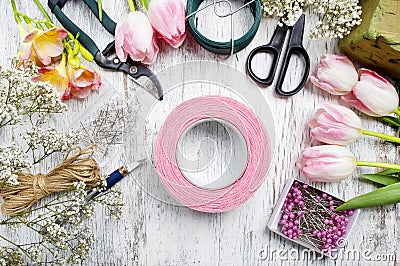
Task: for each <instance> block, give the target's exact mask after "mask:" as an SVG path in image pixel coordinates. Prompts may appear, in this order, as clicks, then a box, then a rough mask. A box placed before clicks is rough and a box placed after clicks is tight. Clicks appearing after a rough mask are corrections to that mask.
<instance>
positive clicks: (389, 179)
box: [361, 174, 400, 186]
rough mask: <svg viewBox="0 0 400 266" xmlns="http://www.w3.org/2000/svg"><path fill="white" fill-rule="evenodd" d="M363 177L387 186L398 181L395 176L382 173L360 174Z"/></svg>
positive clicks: (399, 180)
mask: <svg viewBox="0 0 400 266" xmlns="http://www.w3.org/2000/svg"><path fill="white" fill-rule="evenodd" d="M361 176H362V177H363V178H365V179H368V180H370V181H372V182H375V183H378V184H381V185H384V186H389V185H391V184H394V183H398V182H400V179H399V178H398V177H395V176H391V175H382V174H363V175H361Z"/></svg>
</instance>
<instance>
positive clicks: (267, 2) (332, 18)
mask: <svg viewBox="0 0 400 266" xmlns="http://www.w3.org/2000/svg"><path fill="white" fill-rule="evenodd" d="M262 3H263V10H264V15H267V16H276V17H277V18H278V24H279V25H283V24H286V25H288V26H292V25H293V24H294V23H296V21H297V20H298V18H299V17H300V16H301V14H303V12H304V9H305V8H307V7H309V8H310V9H312V10H315V11H316V12H317V14H318V19H319V20H318V22H317V25H315V27H313V28H312V29H311V31H310V38H313V39H318V38H327V37H329V38H343V37H344V36H346V35H347V34H349V33H350V30H351V29H352V28H353V27H354V26H356V25H359V24H360V23H361V12H362V11H361V6H360V5H359V0H335V1H331V0H262Z"/></svg>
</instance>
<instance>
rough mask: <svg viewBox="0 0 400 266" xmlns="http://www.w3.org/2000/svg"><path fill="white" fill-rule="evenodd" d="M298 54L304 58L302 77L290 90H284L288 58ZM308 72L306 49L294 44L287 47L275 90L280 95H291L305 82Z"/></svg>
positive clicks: (308, 61)
mask: <svg viewBox="0 0 400 266" xmlns="http://www.w3.org/2000/svg"><path fill="white" fill-rule="evenodd" d="M295 54H299V55H301V56H302V57H303V60H304V73H303V77H302V79H301V81H300V83H299V84H298V86H297V87H296V88H295V89H294V90H291V91H284V90H283V89H282V87H283V82H284V80H285V76H286V72H287V69H288V67H289V63H290V59H291V58H293V55H295ZM309 73H310V57H309V56H308V54H307V51H306V50H305V49H304V48H303V47H301V46H295V47H289V48H288V51H287V53H286V54H285V56H284V58H283V66H282V71H281V72H280V74H279V76H278V81H277V83H276V92H277V93H278V94H279V95H281V96H292V95H295V94H296V93H298V92H299V91H300V90H301V89H302V88H303V87H304V85H305V84H306V81H307V78H308V75H309Z"/></svg>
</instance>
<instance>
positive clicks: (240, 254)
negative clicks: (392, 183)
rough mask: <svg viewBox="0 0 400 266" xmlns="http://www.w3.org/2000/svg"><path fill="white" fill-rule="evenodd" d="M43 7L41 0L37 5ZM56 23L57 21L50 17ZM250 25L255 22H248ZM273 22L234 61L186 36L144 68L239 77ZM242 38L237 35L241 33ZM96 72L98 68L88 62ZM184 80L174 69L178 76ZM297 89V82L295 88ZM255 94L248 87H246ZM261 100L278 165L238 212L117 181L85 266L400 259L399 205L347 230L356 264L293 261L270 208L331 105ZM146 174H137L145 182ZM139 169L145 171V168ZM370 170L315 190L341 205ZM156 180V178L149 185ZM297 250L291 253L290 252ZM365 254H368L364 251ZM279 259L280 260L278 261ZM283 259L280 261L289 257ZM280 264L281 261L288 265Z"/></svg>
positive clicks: (364, 140) (307, 95)
mask: <svg viewBox="0 0 400 266" xmlns="http://www.w3.org/2000/svg"><path fill="white" fill-rule="evenodd" d="M16 2H17V5H18V6H19V9H20V11H21V12H24V13H27V14H29V15H30V16H31V17H35V16H36V17H38V18H40V13H39V12H38V10H37V8H36V7H35V5H34V3H33V1H16ZM41 2H42V3H43V5H45V6H46V4H47V3H46V1H44V0H42V1H41ZM103 6H104V9H105V10H106V11H107V12H108V14H109V15H110V16H111V17H114V18H121V17H122V16H123V15H124V14H125V13H127V12H128V5H127V3H126V1H122V0H118V1H104V0H103ZM0 7H1V9H2V11H1V15H0V36H2V38H1V41H0V42H1V45H0V63H1V64H2V65H6V64H8V61H7V59H8V58H9V57H10V56H12V55H16V54H17V52H18V49H19V47H18V42H19V33H18V28H17V26H16V24H15V23H14V20H13V14H12V9H11V4H10V3H9V1H6V0H0ZM66 10H69V11H68V13H69V14H70V15H71V17H72V18H73V19H74V21H76V22H77V23H78V24H79V25H82V28H83V29H84V30H86V31H87V32H88V33H89V35H91V36H95V37H96V42H97V43H98V44H102V45H100V46H105V45H106V44H107V43H108V42H110V41H111V40H112V37H111V36H110V35H109V34H108V33H106V32H105V31H104V30H102V29H101V26H100V24H99V23H97V21H96V19H95V17H94V16H93V15H92V14H90V12H89V11H88V9H86V8H84V5H83V4H82V3H80V1H70V2H69V3H67V5H66ZM53 18H54V17H53ZM235 21H236V22H235V25H239V26H240V25H242V26H243V25H248V24H249V19H248V18H247V17H243V16H241V15H237V16H236V19H235ZM313 21H314V22H315V20H314V19H313V18H312V14H311V15H310V14H307V21H306V30H305V31H306V33H305V40H304V46H305V47H306V49H307V50H308V52H309V54H310V57H311V64H312V66H311V67H312V68H311V69H312V70H313V69H315V67H316V65H317V63H318V61H319V58H320V57H321V55H322V54H324V53H338V49H337V46H336V40H318V41H313V40H309V39H308V36H307V35H308V31H309V29H310V25H311V24H312V23H313ZM207 22H208V23H207V24H206V25H204V24H201V22H199V23H200V25H201V26H202V27H204V28H203V29H204V30H205V31H206V32H213V33H214V34H215V35H214V36H222V35H224V34H223V32H225V35H224V36H225V37H226V36H227V35H226V31H227V29H229V27H225V29H221V28H219V26H218V25H221V24H224V25H229V23H220V22H218V19H217V18H213V19H208V20H207ZM250 22H251V21H250ZM275 26H276V22H275V21H274V20H273V19H265V18H263V19H262V22H261V25H260V29H259V31H258V33H257V35H256V37H255V39H254V41H253V42H252V43H251V44H250V45H249V46H248V47H247V48H246V49H245V50H243V51H241V52H239V53H238V54H237V59H236V57H235V56H232V57H229V58H227V57H226V56H221V55H215V54H213V53H210V52H208V51H206V50H204V49H203V48H201V47H200V46H199V45H198V44H197V43H196V42H195V41H194V39H193V38H192V36H191V35H190V34H188V37H187V39H186V41H185V43H184V45H183V46H182V47H180V48H179V49H172V48H171V47H169V46H168V45H165V44H164V43H163V42H159V43H160V50H161V52H160V54H159V57H158V59H157V61H156V62H155V63H154V64H153V65H152V66H151V67H150V68H151V69H152V70H153V71H155V72H157V71H161V70H163V69H165V68H167V67H170V66H173V65H175V64H177V63H182V62H186V61H190V60H210V61H217V62H221V63H224V64H227V65H229V66H231V67H234V68H236V69H237V70H239V71H242V72H245V60H246V56H247V55H248V53H249V52H250V51H251V49H253V48H254V47H256V46H259V45H261V44H265V43H267V42H268V41H269V39H270V38H271V37H272V33H273V30H274V29H275ZM237 32H239V31H237ZM94 67H95V66H94ZM256 67H258V69H259V70H260V71H261V70H262V68H263V67H265V62H263V61H262V60H258V62H257V63H256ZM98 71H99V72H100V73H101V75H102V77H103V78H104V79H105V80H107V81H108V82H109V83H111V84H113V85H115V87H117V88H131V87H133V83H132V82H131V81H130V80H128V79H127V77H126V75H123V74H121V73H115V72H110V71H104V70H102V69H98ZM289 73H291V75H290V76H291V79H292V78H293V77H296V76H297V75H299V73H298V71H297V68H296V67H295V66H291V69H289ZM179 74H182V73H178V74H177V75H179ZM293 84H294V83H293ZM252 89H254V88H252ZM260 90H262V94H263V96H264V97H265V99H266V101H267V102H268V103H269V106H270V108H271V110H272V112H273V116H274V119H275V124H276V133H277V141H278V145H277V150H276V156H275V160H274V162H273V163H272V165H271V168H270V171H269V173H268V176H267V178H266V180H265V182H264V183H263V185H262V186H261V187H260V189H259V190H258V192H257V193H256V194H255V196H254V197H253V198H251V199H250V200H249V201H247V202H246V203H245V204H244V205H243V206H241V207H239V208H237V209H235V210H233V211H230V212H227V213H221V214H208V213H200V212H196V211H193V210H190V209H188V208H185V207H179V206H174V205H171V204H167V203H164V202H161V201H159V200H157V199H156V198H155V197H153V196H151V195H149V194H148V193H146V191H144V190H143V189H141V187H140V186H138V184H137V183H135V182H133V181H132V179H130V180H128V179H127V180H124V181H122V182H123V184H120V185H119V187H120V188H121V189H122V190H123V197H124V201H125V203H126V205H125V207H124V214H123V218H122V220H121V221H119V222H117V221H114V220H113V219H110V218H107V217H105V214H104V212H103V211H101V210H99V211H98V212H97V214H96V221H95V223H94V224H93V230H94V232H95V234H96V235H97V238H98V242H97V243H96V244H95V246H94V247H93V249H92V251H91V254H90V258H89V259H88V260H87V261H85V262H84V263H83V264H84V265H297V264H306V263H307V264H310V265H320V264H324V265H334V264H335V265H386V264H389V265H393V264H396V262H394V261H390V262H382V261H381V262H378V261H369V260H368V259H367V258H365V256H364V257H363V255H362V254H366V255H367V257H369V258H372V259H374V258H378V257H377V256H380V255H382V256H381V258H382V259H383V258H384V255H392V256H393V255H396V256H397V257H399V256H400V251H399V239H400V235H399V230H398V228H399V208H398V206H394V205H390V206H387V207H377V208H370V209H366V210H364V211H362V213H361V215H360V217H359V222H358V224H357V226H356V227H355V229H354V231H353V232H352V234H351V237H350V239H349V241H348V245H347V249H353V250H357V251H358V252H359V254H361V258H360V259H357V258H356V259H353V258H350V259H349V260H338V261H336V262H334V261H332V260H330V259H327V258H325V259H322V260H312V259H308V260H307V259H302V258H299V259H296V260H293V259H290V254H289V255H288V254H287V253H285V251H289V252H291V254H294V253H293V252H295V251H298V252H299V253H301V251H302V250H303V249H304V248H303V247H301V246H299V245H296V244H294V243H292V242H291V241H288V240H285V239H283V238H281V237H279V236H278V235H276V234H274V233H272V232H270V231H269V230H268V229H267V227H266V225H267V221H268V219H269V217H270V214H271V212H272V208H273V206H274V204H275V202H276V200H277V199H278V197H279V195H280V191H281V190H282V188H283V186H284V184H285V180H286V179H287V178H289V177H299V175H300V173H299V169H298V168H297V167H296V165H295V162H296V161H297V159H298V157H299V153H300V151H301V150H302V149H303V148H305V147H307V146H310V145H312V141H311V139H310V136H309V130H308V128H307V121H308V120H309V119H310V117H311V116H312V115H313V113H314V111H315V109H316V107H317V106H318V103H319V102H321V101H324V100H328V101H333V102H337V101H338V100H339V99H338V98H337V97H332V96H330V95H328V94H327V93H325V92H322V91H321V90H319V89H317V88H315V87H313V86H312V85H311V84H310V83H307V85H306V87H305V89H304V90H303V91H301V92H300V93H298V94H297V95H296V96H293V97H289V98H278V97H276V95H275V93H274V90H273V88H272V87H270V88H266V89H261V88H260ZM362 119H363V124H364V128H365V129H368V130H375V131H379V132H386V133H390V134H394V133H395V132H393V131H391V130H389V129H388V128H387V127H385V126H383V125H382V124H380V123H379V122H378V121H376V120H374V119H367V117H365V116H362ZM350 149H351V150H352V151H353V152H354V153H355V155H356V156H357V157H359V158H360V159H363V160H371V161H374V160H378V161H389V162H396V161H398V150H397V148H396V147H395V146H393V145H390V144H383V143H382V142H381V141H379V140H377V139H373V138H369V137H361V138H360V139H359V140H358V141H357V142H356V143H354V144H352V145H350ZM146 169H148V168H144V169H141V170H139V171H142V172H140V174H141V175H144V176H146V172H145V171H146ZM143 171H144V172H143ZM371 171H373V170H370V169H366V168H364V169H359V170H357V173H355V174H354V175H353V176H352V177H350V178H348V179H346V180H344V181H342V182H339V183H332V184H320V183H318V184H315V186H316V187H318V188H321V189H323V190H325V191H327V192H329V193H331V194H333V195H336V196H338V197H340V198H342V199H350V198H352V197H354V196H356V195H360V194H364V193H366V192H369V191H371V190H373V189H374V188H375V187H374V186H373V185H372V184H370V183H367V182H364V181H362V180H361V179H360V177H358V174H359V173H367V172H371ZM154 182H157V184H158V182H159V181H154ZM263 249H264V250H265V251H268V250H269V252H272V251H273V250H275V251H276V252H275V256H274V257H269V258H266V259H265V260H262V259H261V258H260V256H259V255H260V251H261V250H263ZM293 250H295V251H293ZM369 251H371V253H369ZM277 254H280V255H279V256H278V255H277ZM285 254H286V255H285ZM285 258H286V259H285Z"/></svg>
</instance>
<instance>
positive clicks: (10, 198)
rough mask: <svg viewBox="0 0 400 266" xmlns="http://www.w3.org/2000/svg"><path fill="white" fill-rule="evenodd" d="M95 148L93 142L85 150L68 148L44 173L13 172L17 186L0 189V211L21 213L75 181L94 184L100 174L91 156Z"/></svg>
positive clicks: (70, 186)
mask: <svg viewBox="0 0 400 266" xmlns="http://www.w3.org/2000/svg"><path fill="white" fill-rule="evenodd" d="M96 148H97V145H96V144H95V145H91V146H89V147H87V148H85V149H81V148H80V147H73V148H71V149H70V150H69V151H68V152H67V154H66V155H65V158H64V160H63V162H62V163H61V164H59V165H57V166H56V167H55V168H54V169H52V170H51V171H50V172H48V173H47V174H41V173H39V174H36V175H33V174H30V173H17V175H18V182H19V185H17V186H6V187H4V188H1V189H0V197H2V198H3V203H2V205H1V212H2V213H3V214H5V215H8V216H15V215H18V214H21V213H23V212H24V211H25V210H27V209H29V208H30V207H31V206H32V205H33V204H34V203H35V202H37V201H38V200H40V199H41V198H43V197H44V196H46V195H49V194H52V193H55V192H61V191H66V190H70V189H71V188H72V186H73V184H74V183H75V182H79V181H83V182H85V183H86V184H87V185H90V186H95V185H97V184H98V182H99V181H100V180H101V179H102V176H101V173H100V167H99V165H98V164H97V162H96V161H95V160H94V159H93V158H92V157H93V153H94V151H95V150H96ZM74 151H76V152H75V154H73V155H71V153H72V152H74ZM70 155H71V156H70Z"/></svg>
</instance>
